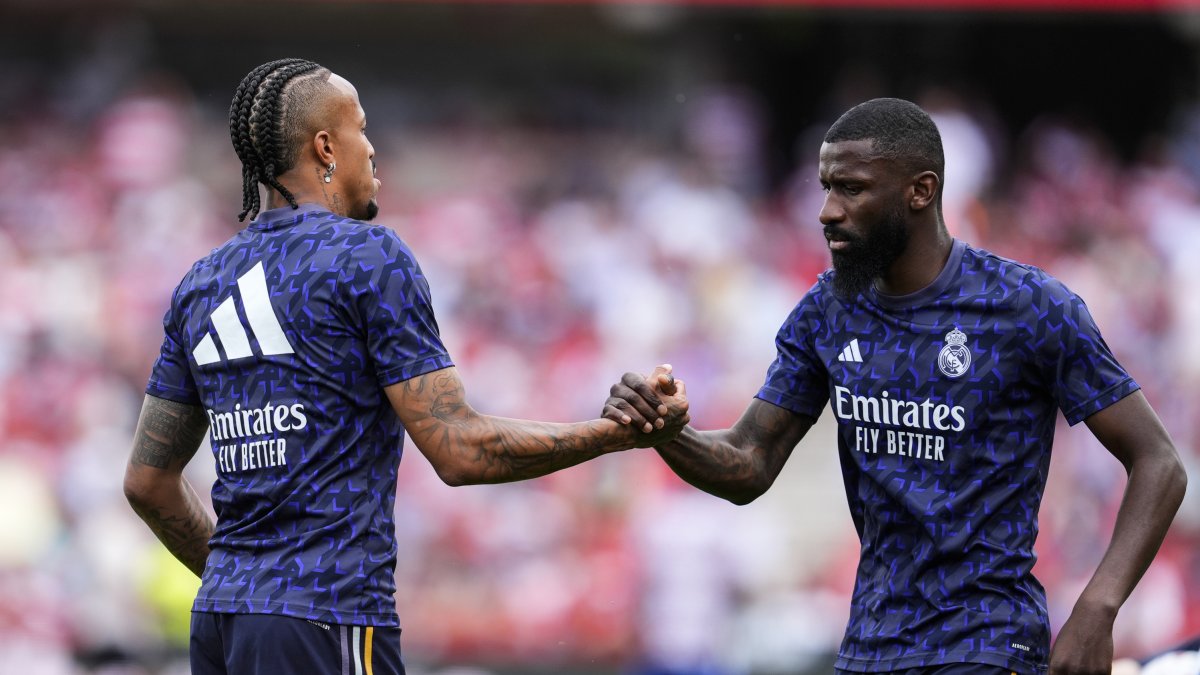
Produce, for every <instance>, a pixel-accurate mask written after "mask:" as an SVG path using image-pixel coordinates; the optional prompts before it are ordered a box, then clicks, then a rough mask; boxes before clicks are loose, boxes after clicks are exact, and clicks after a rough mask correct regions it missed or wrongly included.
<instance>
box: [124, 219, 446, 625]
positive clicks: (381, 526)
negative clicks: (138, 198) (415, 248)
mask: <svg viewBox="0 0 1200 675" xmlns="http://www.w3.org/2000/svg"><path fill="white" fill-rule="evenodd" d="M163 323H164V327H165V329H166V337H165V339H164V340H163V345H162V351H161V353H160V355H159V358H158V361H157V362H156V363H155V364H154V369H153V372H152V374H151V376H150V383H149V385H148V386H147V388H146V393H147V394H150V395H151V396H156V397H159V398H165V399H171V400H173V401H179V402H182V403H191V404H198V405H201V406H203V407H204V408H205V409H206V410H207V411H208V419H209V423H210V427H209V438H210V440H211V444H212V452H213V459H214V460H215V461H216V466H217V480H216V482H215V483H214V484H213V488H212V499H213V506H214V507H215V508H216V512H217V526H216V532H215V534H214V535H213V538H212V540H211V542H210V546H211V548H212V554H211V555H210V556H209V558H208V565H207V566H206V567H205V569H204V575H203V579H202V583H201V587H200V592H199V594H198V595H197V596H196V603H195V610H197V611H207V612H225V613H256V614H284V615H288V616H294V617H300V618H305V619H312V620H316V621H324V622H331V623H337V624H354V625H375V626H397V625H399V621H398V618H397V616H396V604H395V597H394V596H395V592H396V586H395V576H394V575H395V566H396V539H395V527H394V521H393V517H394V516H393V511H394V506H395V500H396V471H397V468H398V467H399V464H400V455H401V447H402V441H403V434H404V428H403V427H402V426H401V424H400V420H399V418H397V416H396V414H395V413H394V412H393V410H392V408H391V406H390V404H389V403H388V399H387V396H386V394H385V393H384V391H383V388H382V387H384V386H387V385H390V384H394V383H397V382H401V381H403V380H406V379H409V378H412V377H416V376H418V375H422V374H425V373H428V372H431V371H434V370H438V369H441V368H445V367H448V366H450V365H452V363H451V361H450V358H449V357H448V356H447V354H446V350H445V348H444V347H443V346H442V341H441V338H440V337H439V335H438V327H437V323H436V322H435V320H434V316H433V311H432V309H431V308H430V297H429V285H428V283H427V282H426V280H425V277H424V276H423V275H422V274H421V268H420V267H419V266H418V265H417V262H416V260H415V259H414V258H413V254H412V252H411V251H410V250H409V249H408V247H407V246H406V245H405V244H404V242H402V241H401V240H400V239H399V237H397V236H396V234H395V233H394V232H392V231H391V230H389V229H387V228H384V227H377V226H371V225H367V224H364V223H361V222H358V221H355V220H350V219H347V218H342V217H340V216H336V215H334V214H332V213H330V212H328V211H326V210H324V209H322V208H320V207H317V206H315V205H308V204H306V205H302V206H301V208H300V209H298V210H293V209H292V208H290V207H284V208H282V209H274V210H271V211H266V212H264V213H262V214H261V215H260V216H259V217H258V219H257V220H255V221H254V222H252V223H251V224H250V225H248V226H247V227H246V228H245V229H244V230H242V231H241V232H239V233H238V234H237V235H236V236H234V237H233V238H232V239H230V240H229V241H228V242H226V243H225V244H224V245H222V246H221V247H219V248H217V249H215V250H214V251H213V252H212V253H211V254H210V255H209V256H208V257H206V258H204V259H202V260H200V261H199V262H197V263H196V264H195V265H194V266H193V267H192V269H191V271H189V272H188V274H187V275H186V276H185V277H184V278H183V281H182V282H181V283H180V284H179V287H178V288H177V289H176V290H175V294H174V297H173V298H172V300H171V307H170V309H169V310H168V311H167V314H166V318H165V319H164V321H163Z"/></svg>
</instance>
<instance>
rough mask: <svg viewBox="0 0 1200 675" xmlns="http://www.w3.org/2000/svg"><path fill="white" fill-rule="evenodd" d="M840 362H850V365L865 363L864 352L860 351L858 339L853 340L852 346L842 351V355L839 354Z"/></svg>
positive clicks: (849, 345) (847, 346)
mask: <svg viewBox="0 0 1200 675" xmlns="http://www.w3.org/2000/svg"><path fill="white" fill-rule="evenodd" d="M838 361H842V362H847V361H849V362H850V363H862V362H863V358H862V352H861V351H859V349H858V338H854V339H853V340H851V341H850V344H848V345H846V347H845V348H844V349H842V353H841V354H838Z"/></svg>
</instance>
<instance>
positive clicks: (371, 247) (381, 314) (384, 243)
mask: <svg viewBox="0 0 1200 675" xmlns="http://www.w3.org/2000/svg"><path fill="white" fill-rule="evenodd" d="M343 274H344V277H343V279H344V281H345V286H346V290H347V291H348V292H349V294H350V305H351V308H352V311H353V313H354V314H355V315H356V318H357V320H358V322H359V325H360V326H361V328H362V329H363V330H364V331H365V335H366V343H367V352H368V354H369V356H370V359H371V361H372V363H373V364H374V365H375V371H376V377H377V379H378V381H379V384H380V385H381V386H385V387H386V386H389V385H392V384H396V383H397V382H403V381H405V380H408V379H411V378H413V377H417V376H419V375H424V374H426V373H429V372H433V371H435V370H440V369H442V368H448V367H450V366H453V365H454V363H453V362H452V361H451V360H450V357H449V355H448V354H447V353H446V348H445V347H444V346H443V345H442V338H441V335H440V334H439V332H438V325H437V320H436V319H435V318H434V315H433V305H432V299H431V296H430V292H429V283H428V282H427V281H426V279H425V275H424V274H422V272H421V267H420V265H418V264H417V260H416V258H415V257H414V256H413V254H412V251H410V250H409V248H408V246H406V245H405V244H404V242H402V241H401V240H400V238H399V237H397V236H396V235H395V233H394V232H392V231H391V230H388V229H386V228H381V227H376V228H371V229H370V230H369V231H368V233H367V239H366V241H364V242H363V243H362V245H359V246H356V247H354V249H353V250H352V253H351V257H350V262H349V264H348V265H347V267H346V268H345V270H344V272H343Z"/></svg>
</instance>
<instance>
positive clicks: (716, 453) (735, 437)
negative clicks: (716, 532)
mask: <svg viewBox="0 0 1200 675" xmlns="http://www.w3.org/2000/svg"><path fill="white" fill-rule="evenodd" d="M662 393H663V388H662V387H661V386H660V385H655V384H654V381H653V380H652V379H647V378H645V377H644V376H643V375H639V374H637V373H626V374H625V376H624V377H623V378H622V379H621V382H620V383H618V384H615V385H613V387H612V389H611V390H610V394H611V396H610V397H609V399H608V401H607V403H606V404H605V406H604V413H603V414H604V417H605V418H607V419H611V420H617V421H619V422H621V423H622V424H631V425H632V426H635V427H636V426H639V425H642V424H644V423H645V421H646V420H648V419H652V415H653V413H652V412H651V411H652V410H653V407H654V406H657V405H659V401H660V399H661V398H662ZM815 421H816V420H814V419H813V418H811V417H807V416H804V415H797V414H796V413H793V412H791V411H789V410H785V409H783V408H780V407H779V406H776V405H772V404H770V403H767V402H766V401H763V400H761V399H757V398H756V399H753V400H752V401H751V402H750V407H748V408H746V412H744V413H742V418H741V419H739V420H738V421H737V423H736V424H734V425H733V428H732V429H723V430H721V431H696V430H695V429H692V428H691V427H687V428H685V429H684V430H683V431H682V432H681V433H680V434H679V436H678V437H677V438H676V439H675V440H673V441H670V442H668V443H665V444H660V445H656V446H655V449H656V450H658V454H659V455H661V456H662V458H663V460H664V461H665V462H666V463H667V466H669V467H671V470H672V471H674V472H675V473H676V475H678V476H679V477H680V478H682V479H684V480H685V481H687V482H688V483H690V484H692V485H693V486H695V487H698V488H700V489H701V490H704V491H705V492H707V493H709V494H712V495H716V496H718V497H721V498H722V499H727V500H729V501H731V502H733V503H734V504H748V503H750V502H752V501H754V500H755V499H757V498H758V497H759V496H760V495H762V494H763V493H764V492H766V491H767V488H769V487H771V484H772V483H774V482H775V478H776V477H778V476H779V472H780V471H781V470H783V465H784V463H785V462H787V459H788V457H789V456H791V454H792V449H793V448H795V447H796V444H797V443H799V442H800V439H802V438H804V435H805V434H806V433H808V430H809V428H810V427H812V425H813V422H815Z"/></svg>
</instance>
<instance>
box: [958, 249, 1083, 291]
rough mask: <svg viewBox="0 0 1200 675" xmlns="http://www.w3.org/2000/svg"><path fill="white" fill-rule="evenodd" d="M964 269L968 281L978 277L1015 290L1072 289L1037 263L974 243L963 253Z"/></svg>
mask: <svg viewBox="0 0 1200 675" xmlns="http://www.w3.org/2000/svg"><path fill="white" fill-rule="evenodd" d="M963 268H964V282H966V283H970V282H971V281H972V280H978V281H980V282H984V283H986V284H987V285H988V286H993V287H994V286H996V285H997V284H999V285H1000V286H999V287H1000V288H1004V289H1008V290H1010V291H1012V292H1022V291H1034V292H1038V291H1047V290H1048V291H1050V292H1051V293H1054V294H1059V293H1062V292H1068V291H1066V287H1065V286H1064V285H1063V283H1062V282H1061V281H1059V280H1058V279H1056V278H1055V277H1054V276H1053V275H1051V274H1050V273H1049V272H1047V271H1046V270H1044V269H1042V268H1040V267H1038V266H1037V265H1032V264H1030V263H1025V262H1021V261H1019V260H1014V259H1012V258H1008V257H1005V256H1002V255H1000V254H997V253H993V252H992V251H989V250H987V249H983V248H977V247H975V246H971V245H970V244H968V245H967V246H966V249H965V251H964V254H963Z"/></svg>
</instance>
